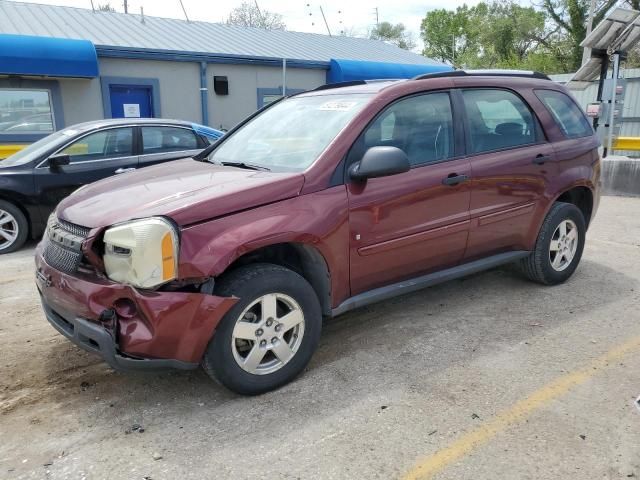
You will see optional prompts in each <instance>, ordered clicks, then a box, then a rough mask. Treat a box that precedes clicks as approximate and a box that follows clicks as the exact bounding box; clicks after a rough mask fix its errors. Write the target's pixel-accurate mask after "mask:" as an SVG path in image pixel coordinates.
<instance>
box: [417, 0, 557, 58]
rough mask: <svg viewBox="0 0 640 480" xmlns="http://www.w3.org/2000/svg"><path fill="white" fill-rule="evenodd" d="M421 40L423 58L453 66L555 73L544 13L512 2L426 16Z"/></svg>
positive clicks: (504, 0)
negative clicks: (532, 67)
mask: <svg viewBox="0 0 640 480" xmlns="http://www.w3.org/2000/svg"><path fill="white" fill-rule="evenodd" d="M421 35H422V38H423V40H424V44H425V49H424V54H425V55H426V56H429V57H433V58H436V59H439V60H442V61H445V62H449V63H452V64H453V65H455V66H458V67H461V66H464V67H468V68H529V66H530V65H531V64H536V65H540V64H541V63H544V66H545V70H560V69H561V66H560V65H559V64H558V62H557V61H556V60H554V59H555V58H557V52H555V51H554V50H555V49H556V46H557V45H556V44H557V40H556V39H554V38H553V37H554V32H550V31H547V27H546V18H545V15H544V13H543V12H542V11H538V10H536V9H534V8H533V7H523V6H521V5H519V4H518V3H516V2H514V1H512V0H496V1H493V2H491V3H486V2H481V3H479V4H477V5H476V6H474V7H468V6H467V5H463V6H461V7H458V8H457V9H456V10H455V11H450V10H444V9H440V10H434V11H431V12H429V13H427V15H426V17H425V18H424V20H423V21H422V26H421ZM544 54H548V55H550V58H549V59H544ZM542 60H545V61H544V62H542Z"/></svg>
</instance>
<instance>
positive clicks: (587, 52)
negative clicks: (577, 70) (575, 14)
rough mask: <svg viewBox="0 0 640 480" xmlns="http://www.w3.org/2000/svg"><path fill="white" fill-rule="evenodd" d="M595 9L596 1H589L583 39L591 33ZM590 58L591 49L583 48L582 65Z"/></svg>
mask: <svg viewBox="0 0 640 480" xmlns="http://www.w3.org/2000/svg"><path fill="white" fill-rule="evenodd" d="M595 9H596V0H591V5H590V6H589V17H587V34H586V35H585V38H586V37H588V36H589V34H590V33H591V30H592V29H593V15H594V10H595ZM590 57H591V49H590V48H587V47H584V50H583V52H582V65H584V64H585V63H587V62H588V61H589V58H590Z"/></svg>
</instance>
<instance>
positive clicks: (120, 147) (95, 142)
mask: <svg viewBox="0 0 640 480" xmlns="http://www.w3.org/2000/svg"><path fill="white" fill-rule="evenodd" d="M60 153H61V154H64V155H69V157H71V163H79V162H86V161H89V160H101V159H106V158H119V157H129V156H131V155H133V134H132V129H131V128H110V129H108V130H102V131H99V132H95V133H91V134H89V135H87V136H85V137H82V138H80V139H79V140H77V141H75V142H73V143H72V144H71V145H69V146H67V147H66V148H65V149H64V150H62V151H61V152H60Z"/></svg>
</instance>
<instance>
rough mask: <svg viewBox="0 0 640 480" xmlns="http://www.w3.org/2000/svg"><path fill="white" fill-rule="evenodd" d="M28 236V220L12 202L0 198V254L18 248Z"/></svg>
mask: <svg viewBox="0 0 640 480" xmlns="http://www.w3.org/2000/svg"><path fill="white" fill-rule="evenodd" d="M28 236H29V222H27V217H25V215H24V213H22V211H21V210H20V209H19V208H18V207H16V206H15V205H14V204H13V203H10V202H7V201H5V200H0V255H3V254H5V253H11V252H15V251H16V250H18V249H19V248H20V247H22V245H24V242H26V241H27V237H28Z"/></svg>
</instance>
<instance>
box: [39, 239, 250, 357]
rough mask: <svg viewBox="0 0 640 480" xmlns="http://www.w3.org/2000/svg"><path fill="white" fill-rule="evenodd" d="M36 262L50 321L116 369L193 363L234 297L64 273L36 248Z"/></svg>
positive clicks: (62, 332)
mask: <svg viewBox="0 0 640 480" xmlns="http://www.w3.org/2000/svg"><path fill="white" fill-rule="evenodd" d="M35 263H36V285H37V287H38V291H39V292H40V296H41V299H42V306H43V309H44V313H45V315H46V317H47V320H48V321H49V323H51V325H52V326H53V327H54V328H55V329H56V330H58V332H60V333H61V334H62V335H64V336H65V337H67V338H68V339H69V340H71V341H72V342H74V343H75V344H77V345H78V346H80V347H82V348H83V349H85V350H87V351H90V352H92V353H96V354H98V355H100V356H101V357H102V358H103V359H104V360H105V361H106V362H107V363H108V364H109V365H111V366H112V367H113V368H115V369H118V370H149V369H164V368H179V369H188V368H195V367H197V365H198V364H199V363H200V360H201V359H202V355H203V354H204V351H205V349H206V348H207V345H208V343H209V340H210V339H211V337H212V336H213V334H214V332H215V329H216V327H217V325H218V323H219V322H220V320H221V319H222V317H223V316H224V315H225V313H226V312H227V311H228V310H229V309H230V308H231V307H232V306H233V305H234V304H235V302H236V301H237V299H235V298H227V297H216V296H213V295H205V294H202V293H188V292H147V291H139V290H137V289H135V288H133V287H131V286H128V285H122V284H118V283H114V282H111V281H109V280H104V279H100V278H97V277H93V276H91V277H89V276H82V275H81V274H77V275H68V274H66V273H63V272H60V271H57V270H55V269H54V268H52V267H51V266H49V265H48V264H47V263H46V262H45V260H44V259H43V258H42V254H41V246H38V248H37V249H36V258H35ZM106 312H109V313H111V315H105V313H106ZM113 312H115V315H113Z"/></svg>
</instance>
